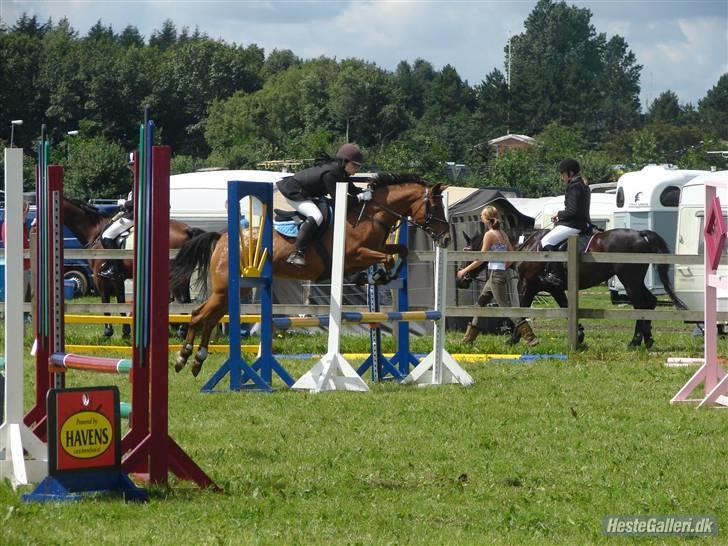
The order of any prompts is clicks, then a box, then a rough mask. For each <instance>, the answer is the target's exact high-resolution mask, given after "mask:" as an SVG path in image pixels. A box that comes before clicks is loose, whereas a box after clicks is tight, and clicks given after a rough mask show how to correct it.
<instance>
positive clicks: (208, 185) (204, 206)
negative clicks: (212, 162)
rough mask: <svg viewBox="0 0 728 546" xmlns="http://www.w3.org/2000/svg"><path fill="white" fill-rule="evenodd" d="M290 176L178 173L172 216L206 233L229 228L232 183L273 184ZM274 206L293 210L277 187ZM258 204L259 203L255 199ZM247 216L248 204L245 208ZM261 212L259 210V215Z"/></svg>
mask: <svg viewBox="0 0 728 546" xmlns="http://www.w3.org/2000/svg"><path fill="white" fill-rule="evenodd" d="M285 176H290V173H284V172H274V171H244V170H241V171H230V170H220V171H202V172H194V173H185V174H175V175H173V176H171V177H170V179H169V206H170V217H171V218H172V219H174V220H179V221H180V222H184V223H186V224H188V225H190V226H192V227H197V228H201V229H204V230H206V231H223V230H226V229H227V187H228V182H229V181H231V180H243V181H247V182H268V183H270V184H273V183H275V182H277V181H278V180H280V179H281V178H283V177H285ZM273 201H274V203H273V206H274V207H275V208H290V207H288V206H287V204H286V203H285V201H283V202H282V203H281V201H282V197H281V196H280V195H278V194H277V192H276V191H275V188H274V198H273ZM254 202H255V200H254ZM240 210H241V212H242V213H243V214H245V211H246V210H247V205H244V204H243V205H242V206H241V208H240ZM258 213H259V212H258V211H257V210H256V211H255V214H258Z"/></svg>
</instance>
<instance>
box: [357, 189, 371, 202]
mask: <svg viewBox="0 0 728 546" xmlns="http://www.w3.org/2000/svg"><path fill="white" fill-rule="evenodd" d="M356 198H357V200H358V201H360V202H364V201H371V200H372V190H370V189H369V188H367V189H366V190H364V191H362V192H361V193H360V194H359V195H357V196H356Z"/></svg>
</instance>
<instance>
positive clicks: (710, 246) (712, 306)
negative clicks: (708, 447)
mask: <svg viewBox="0 0 728 546" xmlns="http://www.w3.org/2000/svg"><path fill="white" fill-rule="evenodd" d="M717 188H728V179H726V178H725V177H723V178H720V175H716V178H715V179H713V180H706V181H705V229H704V231H703V237H704V238H705V245H704V246H705V250H704V254H703V258H704V264H705V294H704V297H705V316H704V322H705V337H704V354H705V362H704V364H703V365H702V366H701V367H700V369H698V371H697V372H695V374H694V375H693V376H692V377H691V378H690V379H689V380H688V382H687V383H685V385H684V386H683V388H681V389H680V390H679V391H678V393H677V394H676V395H675V396H674V397H673V399H672V400H671V401H670V403H671V404H675V403H678V402H698V407H699V408H702V407H703V406H708V405H712V404H719V405H720V406H728V397H726V396H723V393H725V392H726V390H728V374H726V371H725V370H724V369H723V368H722V367H721V366H720V364H719V362H718V329H717V326H716V322H717V305H718V289H722V290H726V289H728V278H726V277H720V276H719V275H718V274H717V270H718V265H719V263H720V258H721V255H722V254H723V245H724V244H725V240H726V232H727V231H728V230H727V229H726V224H725V220H724V219H723V212H722V209H721V206H720V199H718V196H717V195H716V189H717ZM701 383H702V384H703V396H702V398H688V397H689V396H690V395H691V394H692V393H693V391H695V390H696V389H697V388H698V386H699V385H700V384H701Z"/></svg>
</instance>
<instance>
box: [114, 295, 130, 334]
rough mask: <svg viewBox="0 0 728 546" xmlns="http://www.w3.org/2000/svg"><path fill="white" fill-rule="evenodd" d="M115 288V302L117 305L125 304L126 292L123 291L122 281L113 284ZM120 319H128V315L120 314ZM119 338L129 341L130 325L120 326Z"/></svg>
mask: <svg viewBox="0 0 728 546" xmlns="http://www.w3.org/2000/svg"><path fill="white" fill-rule="evenodd" d="M115 287H116V301H117V303H126V292H125V290H124V281H120V282H118V283H116V284H115ZM120 315H121V316H122V317H128V316H129V313H120ZM121 337H122V338H123V339H129V338H130V337H131V324H122V325H121Z"/></svg>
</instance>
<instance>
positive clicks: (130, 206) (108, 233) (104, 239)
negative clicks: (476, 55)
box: [99, 152, 134, 279]
mask: <svg viewBox="0 0 728 546" xmlns="http://www.w3.org/2000/svg"><path fill="white" fill-rule="evenodd" d="M128 166H129V169H130V170H131V171H132V172H134V153H133V152H132V153H130V154H129V163H128ZM119 205H120V206H121V210H120V211H119V212H118V213H116V215H115V216H114V217H113V218H112V219H111V222H110V223H109V225H108V226H107V227H106V229H105V230H104V231H103V233H101V246H103V247H104V248H107V249H115V248H117V244H116V239H117V237H119V235H121V234H122V233H124V232H126V231H129V230H130V229H131V228H132V227H133V226H134V190H132V191H130V192H129V194H128V195H127V197H126V199H120V200H119ZM99 276H100V277H104V278H106V279H119V278H122V277H123V276H124V275H123V272H122V270H121V263H120V262H119V260H106V261H105V262H104V263H103V264H102V265H101V269H100V270H99Z"/></svg>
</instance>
